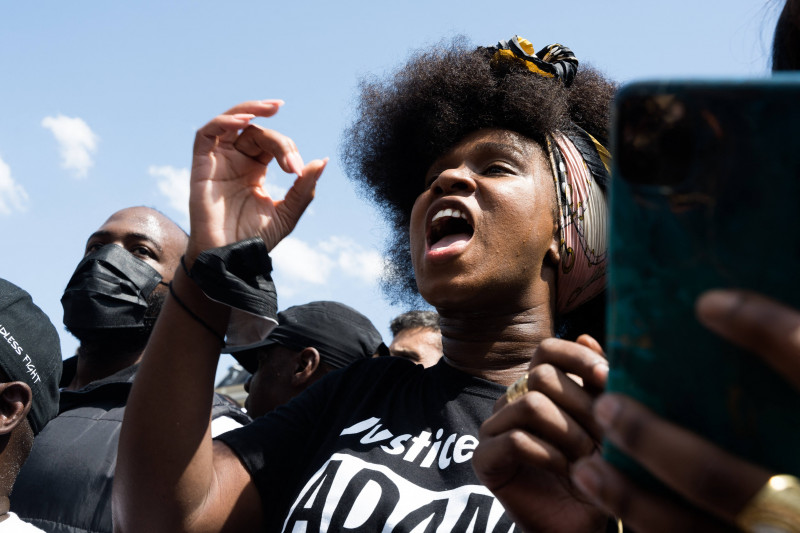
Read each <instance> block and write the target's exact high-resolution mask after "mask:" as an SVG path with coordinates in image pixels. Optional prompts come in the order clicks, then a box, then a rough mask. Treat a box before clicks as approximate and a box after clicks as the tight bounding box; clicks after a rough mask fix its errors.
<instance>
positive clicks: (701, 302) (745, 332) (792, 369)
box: [697, 290, 800, 389]
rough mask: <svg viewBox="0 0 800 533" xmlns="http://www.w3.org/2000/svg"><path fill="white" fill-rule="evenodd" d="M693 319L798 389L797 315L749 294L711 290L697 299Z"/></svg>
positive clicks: (799, 322)
mask: <svg viewBox="0 0 800 533" xmlns="http://www.w3.org/2000/svg"><path fill="white" fill-rule="evenodd" d="M697 317H698V319H699V320H700V322H702V323H703V324H705V325H706V326H707V327H708V328H709V329H711V330H712V331H715V332H716V333H718V334H719V335H721V336H722V337H724V338H726V339H728V340H730V341H731V342H733V343H735V344H738V345H739V346H741V347H742V348H745V349H747V350H750V351H752V352H754V353H756V354H758V355H760V356H761V357H762V358H763V359H764V360H765V361H766V362H767V363H768V364H770V365H772V367H773V368H775V369H776V370H777V371H778V372H779V373H781V374H782V375H783V376H784V377H786V379H787V380H788V381H789V382H791V383H792V384H793V385H794V386H795V387H796V388H798V389H800V313H798V312H797V311H795V310H794V309H791V308H789V307H786V306H784V305H782V304H779V303H778V302H776V301H774V300H770V299H768V298H765V297H764V296H760V295H758V294H755V293H753V292H748V291H722V290H714V291H708V292H706V293H705V294H703V295H702V296H701V297H700V298H699V299H698V301H697Z"/></svg>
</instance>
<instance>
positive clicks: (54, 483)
mask: <svg viewBox="0 0 800 533" xmlns="http://www.w3.org/2000/svg"><path fill="white" fill-rule="evenodd" d="M76 368H77V358H76V357H72V358H70V359H67V360H66V361H64V373H63V378H62V381H61V385H62V386H65V385H66V384H69V382H70V381H71V380H72V377H73V376H74V375H75V370H76ZM138 368H139V365H138V364H137V365H133V366H130V367H128V368H125V369H123V370H120V371H119V372H117V373H116V374H113V375H111V376H109V377H107V378H104V379H101V380H97V381H93V382H92V383H90V384H89V385H87V386H86V387H84V388H82V389H81V390H79V391H67V390H62V391H61V402H60V408H59V415H58V416H57V417H56V418H54V419H53V420H51V421H50V423H49V424H48V425H47V426H45V428H44V430H42V432H41V433H40V434H39V435H38V436H37V437H36V439H35V440H34V443H33V450H31V454H30V456H29V457H28V460H27V461H26V462H25V464H24V466H23V467H22V470H21V472H20V474H19V476H18V477H17V481H16V483H14V490H13V492H12V494H11V501H12V504H11V505H12V509H14V512H15V513H17V514H18V515H19V516H20V517H23V519H24V520H26V521H27V522H30V523H32V524H34V525H36V526H38V527H40V528H42V529H44V530H45V531H48V532H53V533H67V532H69V533H74V532H81V533H83V532H107V533H111V532H112V523H111V487H112V482H113V480H114V468H115V465H116V461H117V443H118V442H119V431H120V427H121V425H122V417H123V415H124V413H125V404H126V403H127V401H128V393H129V392H130V389H131V386H132V385H133V378H134V377H135V375H136V371H137V370H138ZM166 408H169V406H165V409H166ZM220 416H228V417H230V418H233V419H234V420H237V421H238V422H240V423H242V424H246V423H248V422H249V418H248V417H247V415H246V414H245V413H244V412H242V411H241V410H240V409H238V408H237V407H235V406H233V405H232V404H231V403H230V402H228V401H227V400H224V399H223V398H222V397H221V396H219V395H215V398H214V407H213V418H217V417H220Z"/></svg>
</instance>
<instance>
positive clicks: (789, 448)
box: [604, 74, 800, 486]
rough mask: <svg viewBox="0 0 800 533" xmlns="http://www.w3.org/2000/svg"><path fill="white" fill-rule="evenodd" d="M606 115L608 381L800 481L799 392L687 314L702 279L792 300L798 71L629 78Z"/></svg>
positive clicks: (799, 248) (797, 293)
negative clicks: (609, 162)
mask: <svg viewBox="0 0 800 533" xmlns="http://www.w3.org/2000/svg"><path fill="white" fill-rule="evenodd" d="M612 116H613V120H612V135H611V138H612V141H611V146H612V156H613V168H612V185H611V222H610V232H611V236H610V250H609V296H608V314H607V320H608V323H607V352H608V357H609V364H610V368H611V370H610V373H609V381H608V390H609V391H615V392H621V393H624V394H626V395H629V396H632V397H634V398H636V399H638V400H639V401H641V402H643V403H644V404H646V405H647V406H649V407H650V408H651V409H653V410H654V411H655V412H656V413H659V414H660V415H661V416H663V417H665V418H667V419H670V420H672V421H675V422H677V423H678V424H680V425H682V426H684V427H686V428H688V429H690V430H692V431H694V432H695V433H699V434H701V435H703V436H705V437H706V438H708V439H710V440H711V441H714V442H715V443H717V444H719V445H720V446H722V447H723V448H725V449H727V450H729V451H731V452H732V453H733V454H735V455H737V456H739V457H742V458H744V459H747V460H749V461H751V462H754V463H757V464H759V465H762V466H764V467H766V468H768V469H770V470H772V471H775V472H780V473H790V474H794V475H796V476H800V392H798V391H797V390H795V389H794V388H793V387H792V386H790V385H789V384H788V383H787V382H786V381H785V380H784V379H783V378H781V377H780V376H779V375H778V374H777V373H776V372H775V371H773V370H772V369H771V368H770V367H768V366H767V365H766V364H764V363H763V362H762V361H761V359H760V358H759V357H758V356H756V355H754V354H750V353H746V352H744V351H743V350H740V349H738V348H736V347H735V346H733V345H732V344H730V343H728V342H726V341H724V340H722V339H721V338H719V337H718V336H716V335H714V334H713V333H711V332H710V331H708V330H707V329H706V328H704V327H703V326H702V325H701V324H700V323H699V322H698V321H697V319H696V318H695V312H694V306H695V300H696V299H697V297H698V296H699V295H700V294H701V293H702V292H703V291H705V290H707V289H710V288H737V289H750V290H753V291H757V292H759V293H763V294H765V295H767V296H770V297H772V298H775V299H776V300H779V301H781V302H783V303H785V304H787V305H789V306H792V307H795V308H797V309H800V75H797V74H795V75H783V76H780V77H774V78H770V79H756V80H728V81H655V82H636V83H632V84H629V85H627V86H625V87H623V88H622V89H620V91H619V93H618V95H617V98H616V100H615V104H614V110H613V115H612ZM604 453H605V455H606V457H607V459H608V460H609V461H611V462H612V463H613V464H615V465H617V466H618V467H620V468H622V469H623V470H625V471H626V472H627V473H628V474H630V475H632V476H633V477H635V478H637V479H638V481H639V482H644V483H645V484H651V485H652V486H655V480H654V479H653V478H650V476H649V475H648V474H646V473H644V471H643V470H642V469H640V468H639V467H638V466H637V465H635V464H634V463H633V461H631V460H630V459H629V458H627V457H625V456H624V455H623V454H622V453H621V452H620V451H619V450H618V449H615V448H614V447H613V446H608V445H607V446H606V447H605V452H604Z"/></svg>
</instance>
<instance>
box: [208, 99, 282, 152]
mask: <svg viewBox="0 0 800 533" xmlns="http://www.w3.org/2000/svg"><path fill="white" fill-rule="evenodd" d="M282 105H283V101H282V100H252V101H249V102H243V103H241V104H239V105H236V106H234V107H232V108H231V109H229V110H228V111H226V112H225V113H223V114H221V115H218V116H216V117H214V118H213V119H212V120H211V121H209V122H208V123H207V124H206V125H205V126H203V127H202V128H200V129H199V130H198V131H197V135H196V136H195V142H194V153H195V155H204V154H208V153H209V152H211V151H212V150H213V149H214V148H215V147H216V146H217V144H218V143H219V142H220V141H221V142H233V141H234V140H236V137H237V135H238V132H239V130H241V129H243V128H245V127H247V125H248V124H249V122H250V120H252V119H253V118H255V117H271V116H272V115H274V114H275V113H277V112H278V110H279V109H280V107H281V106H282Z"/></svg>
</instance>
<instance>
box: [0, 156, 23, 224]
mask: <svg viewBox="0 0 800 533" xmlns="http://www.w3.org/2000/svg"><path fill="white" fill-rule="evenodd" d="M27 203H28V193H27V192H25V189H24V188H23V187H22V185H20V184H18V183H16V182H15V181H14V178H12V177H11V167H9V166H8V164H6V162H5V161H3V160H2V159H0V215H10V214H11V213H13V212H14V211H24V210H25V209H26V207H27Z"/></svg>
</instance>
